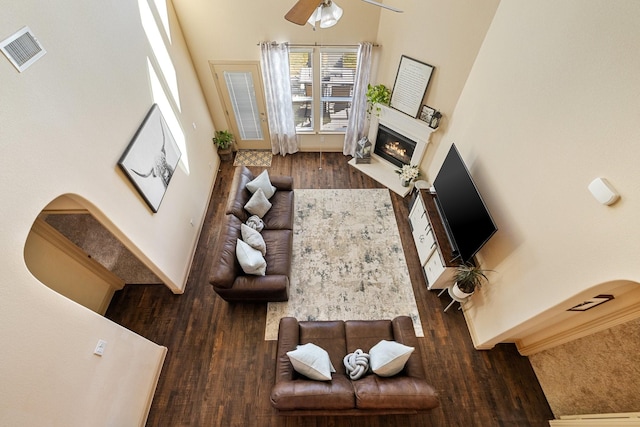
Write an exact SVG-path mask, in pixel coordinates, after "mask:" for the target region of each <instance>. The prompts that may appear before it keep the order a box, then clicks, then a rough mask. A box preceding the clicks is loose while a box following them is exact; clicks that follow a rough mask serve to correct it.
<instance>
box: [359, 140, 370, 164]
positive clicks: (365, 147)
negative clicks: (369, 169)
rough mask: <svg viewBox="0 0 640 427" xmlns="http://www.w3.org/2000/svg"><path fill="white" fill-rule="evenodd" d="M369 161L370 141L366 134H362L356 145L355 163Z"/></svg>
mask: <svg viewBox="0 0 640 427" xmlns="http://www.w3.org/2000/svg"><path fill="white" fill-rule="evenodd" d="M369 163H371V141H369V138H367V137H366V136H363V137H362V138H360V141H358V145H357V147H356V164H369Z"/></svg>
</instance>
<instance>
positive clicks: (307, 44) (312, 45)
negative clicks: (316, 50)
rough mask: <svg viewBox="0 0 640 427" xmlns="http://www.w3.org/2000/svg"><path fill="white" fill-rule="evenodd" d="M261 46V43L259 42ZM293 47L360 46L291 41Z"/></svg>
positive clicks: (354, 45) (290, 44) (376, 45)
mask: <svg viewBox="0 0 640 427" xmlns="http://www.w3.org/2000/svg"><path fill="white" fill-rule="evenodd" d="M271 43H272V44H278V43H276V42H271ZM257 45H258V46H260V43H258V44H257ZM289 46H291V47H358V45H357V44H322V43H321V44H318V43H317V42H316V43H313V44H311V43H289ZM372 46H373V47H380V45H379V44H373V45H372Z"/></svg>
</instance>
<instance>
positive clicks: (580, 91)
mask: <svg viewBox="0 0 640 427" xmlns="http://www.w3.org/2000/svg"><path fill="white" fill-rule="evenodd" d="M639 22H640V3H638V2H637V1H634V0H626V1H617V2H608V1H603V0H588V1H585V0H565V1H562V2H553V1H550V0H544V1H541V2H535V3H532V2H519V1H502V2H501V3H500V5H499V7H498V10H497V12H496V15H495V18H494V20H493V23H492V24H491V27H490V29H489V32H488V33H487V35H486V38H485V41H484V44H483V45H482V48H481V50H480V52H479V54H478V57H477V60H476V62H475V64H474V66H473V69H472V71H471V74H470V76H469V78H468V80H467V84H466V86H465V88H464V91H463V92H462V95H461V97H460V100H459V101H458V104H457V106H456V109H455V111H454V113H453V114H452V116H451V121H450V124H449V129H448V132H446V134H444V135H443V136H442V141H443V144H442V146H441V147H438V152H437V153H436V155H435V158H434V161H433V163H432V165H431V167H430V168H429V175H430V176H435V174H436V172H437V170H438V168H439V165H440V163H441V162H442V159H443V157H444V154H445V152H446V150H447V149H448V146H449V145H450V143H456V145H457V146H458V148H459V149H460V151H461V154H462V156H463V157H464V158H465V160H466V162H467V164H468V166H469V168H470V170H471V173H472V174H473V176H474V178H476V181H477V184H478V186H479V188H480V191H481V193H482V194H483V196H484V197H485V199H486V200H485V201H486V202H487V204H488V206H489V208H490V210H491V212H492V214H493V215H494V217H495V220H496V222H497V225H498V227H499V231H498V233H497V234H496V235H495V236H494V237H493V238H492V239H491V241H490V242H489V244H488V245H487V246H486V247H485V249H483V250H482V251H481V260H482V262H483V264H484V266H485V267H487V268H491V269H494V270H496V271H497V273H495V274H493V275H492V276H491V284H490V285H489V286H485V287H484V288H483V291H482V292H481V293H480V294H479V295H476V296H474V298H473V301H472V303H471V304H470V305H469V310H468V311H467V313H466V314H467V320H468V322H469V323H470V326H471V331H472V335H473V336H474V340H475V343H476V345H479V346H481V347H490V346H492V345H494V344H495V343H497V342H500V341H512V340H515V339H518V338H519V337H521V336H522V334H524V333H526V330H527V329H528V328H535V326H536V323H537V322H538V321H542V320H544V319H548V318H549V317H550V316H552V315H557V314H558V313H562V312H564V311H565V310H566V309H567V308H570V307H571V306H573V305H575V304H577V303H578V302H581V301H580V300H581V299H582V298H584V297H585V296H588V295H590V294H591V293H593V295H591V296H595V294H597V293H599V290H600V289H604V288H606V289H608V290H610V291H611V289H610V288H609V287H608V285H607V283H615V282H616V281H618V280H620V283H622V284H625V285H624V286H627V285H626V284H628V282H626V281H628V280H630V281H633V282H638V280H639V279H640V271H639V269H638V262H637V256H638V254H639V253H640V240H639V239H638V238H637V236H638V234H639V233H640V223H639V222H638V212H640V198H639V196H640V180H639V179H638V167H637V159H638V158H640V144H638V141H640V122H639V121H638V118H637V114H638V111H640V96H639V95H640V73H638V69H640V68H639V67H640V56H639V55H637V53H636V52H635V51H636V47H637V46H638V45H639V44H640V31H639V27H638V23H639ZM598 176H603V177H606V178H608V179H609V181H610V182H611V183H612V184H613V185H614V186H615V187H616V188H617V189H618V191H619V192H620V194H621V195H622V199H621V200H620V201H619V202H618V203H617V204H615V205H614V206H612V207H605V206H603V205H600V204H598V203H597V202H596V201H595V199H593V198H592V196H591V195H590V193H589V192H588V190H587V185H588V184H589V183H590V182H591V180H593V179H594V178H596V177H598ZM613 291H614V292H615V290H613ZM627 291H628V289H627V288H626V287H625V288H624V292H627ZM605 306H606V305H605ZM605 306H603V307H605ZM595 310H598V309H597V308H596V309H593V310H590V311H589V315H590V316H593V315H595V314H596V313H595ZM575 315H576V316H580V315H581V314H575Z"/></svg>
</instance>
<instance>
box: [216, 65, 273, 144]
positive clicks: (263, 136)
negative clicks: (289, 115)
mask: <svg viewBox="0 0 640 427" xmlns="http://www.w3.org/2000/svg"><path fill="white" fill-rule="evenodd" d="M209 65H210V67H211V72H212V73H213V78H214V79H215V82H216V86H217V88H218V94H219V95H220V98H221V100H222V105H223V108H224V109H225V114H226V116H227V121H228V123H229V125H230V126H231V131H232V132H233V135H234V137H235V140H236V146H237V148H238V149H239V150H260V149H265V150H266V149H270V148H271V144H270V140H269V127H268V124H267V113H266V111H267V110H266V106H265V102H264V95H263V94H264V90H263V88H262V77H261V75H260V66H259V63H258V62H228V61H210V62H209Z"/></svg>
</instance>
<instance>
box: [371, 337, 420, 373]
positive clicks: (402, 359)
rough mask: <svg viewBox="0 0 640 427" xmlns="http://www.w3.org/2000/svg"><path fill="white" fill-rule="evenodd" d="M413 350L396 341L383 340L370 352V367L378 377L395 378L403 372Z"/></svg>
mask: <svg viewBox="0 0 640 427" xmlns="http://www.w3.org/2000/svg"><path fill="white" fill-rule="evenodd" d="M413 350H415V349H414V348H413V347H409V346H406V345H404V344H400V343H399V342H396V341H386V340H382V341H380V342H379V343H378V344H376V345H374V346H373V347H371V350H369V366H370V367H371V370H372V371H373V372H374V373H375V374H376V375H380V376H381V377H391V376H394V375H396V374H397V373H399V372H400V371H402V369H403V368H404V364H405V363H407V360H409V357H410V356H411V353H413Z"/></svg>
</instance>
